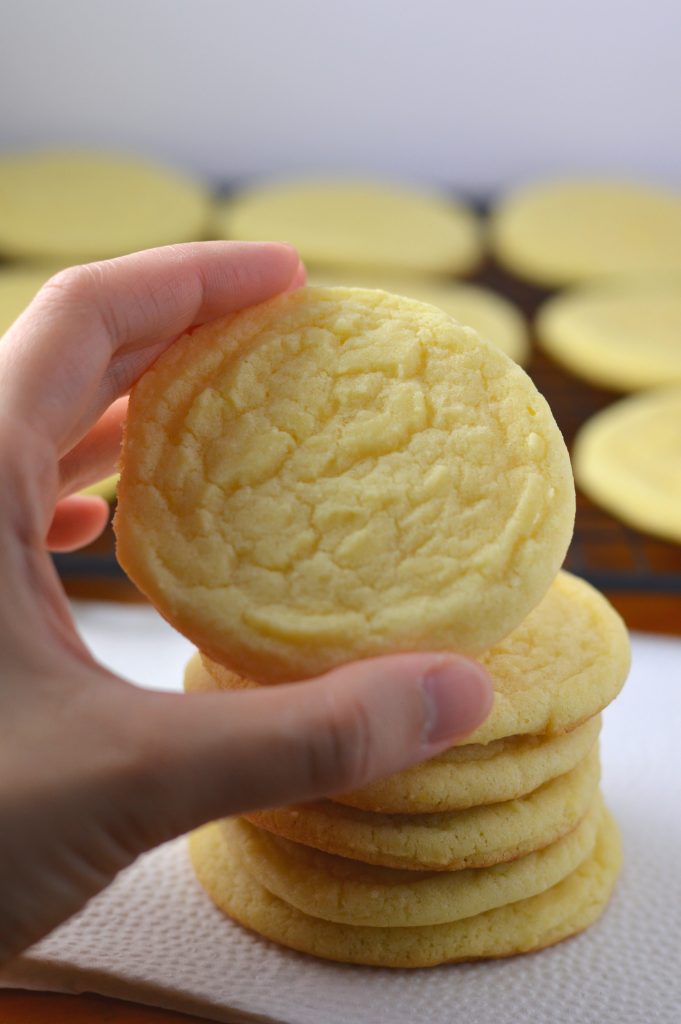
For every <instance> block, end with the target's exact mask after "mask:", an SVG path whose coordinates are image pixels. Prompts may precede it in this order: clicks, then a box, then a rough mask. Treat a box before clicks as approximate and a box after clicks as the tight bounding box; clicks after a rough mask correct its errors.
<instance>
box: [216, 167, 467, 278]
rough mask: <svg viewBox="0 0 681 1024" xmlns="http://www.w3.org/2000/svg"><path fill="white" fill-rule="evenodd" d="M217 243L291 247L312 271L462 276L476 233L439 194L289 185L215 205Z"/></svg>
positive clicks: (457, 206) (459, 207)
mask: <svg viewBox="0 0 681 1024" xmlns="http://www.w3.org/2000/svg"><path fill="white" fill-rule="evenodd" d="M214 234H216V235H218V236H219V237H222V238H239V239H245V240H249V241H250V240H254V241H259V240H260V241H266V240H271V239H279V240H281V241H286V242H292V243H293V244H294V245H295V246H296V247H297V249H298V251H299V253H300V255H301V256H302V258H303V259H304V260H305V261H306V262H309V263H310V265H311V266H320V267H328V266H332V267H339V268H340V267H366V268H369V269H374V270H380V271H390V270H401V271H411V272H415V273H421V274H428V273H436V274H437V273H445V274H446V273H452V274H457V273H467V272H468V271H469V270H472V269H473V268H474V267H475V266H476V265H477V264H478V263H479V262H480V259H481V257H482V229H481V226H480V222H479V220H478V218H477V217H476V215H475V214H474V213H473V211H472V210H470V209H469V208H468V207H466V206H464V205H463V204H462V203H459V202H457V201H456V200H455V199H453V198H452V197H449V196H445V195H444V194H442V193H437V192H429V191H427V190H424V189H418V188H410V187H408V186H404V185H394V184H391V183H388V182H377V181H351V180H347V181H287V182H276V183H273V184H269V185H261V186H259V187H257V188H251V189H248V190H247V191H244V192H240V193H237V194H235V195H233V196H230V197H229V198H228V199H226V200H224V201H223V202H222V203H220V204H219V205H218V206H217V207H216V211H215V220H214Z"/></svg>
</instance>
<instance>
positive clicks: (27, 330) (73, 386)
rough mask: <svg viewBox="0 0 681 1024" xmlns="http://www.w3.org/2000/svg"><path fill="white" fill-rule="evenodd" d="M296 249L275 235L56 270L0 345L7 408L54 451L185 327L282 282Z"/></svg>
mask: <svg viewBox="0 0 681 1024" xmlns="http://www.w3.org/2000/svg"><path fill="white" fill-rule="evenodd" d="M298 263H299V261H298V256H297V253H296V252H295V250H294V249H293V248H292V247H291V246H288V245H285V244H282V243H276V242H195V243H190V244H186V245H177V246H168V247H165V248H162V249H150V250H147V251H146V252H139V253H134V254H133V255H131V256H122V257H120V258H118V259H113V260H106V261H104V262H102V263H92V264H88V265H86V266H82V267H73V268H71V269H69V270H65V271H62V272H61V273H59V274H57V275H56V276H55V277H53V278H52V279H51V280H50V281H48V283H47V284H46V285H45V287H44V288H42V289H41V291H40V292H39V293H38V295H37V296H36V298H35V299H34V300H33V302H32V303H31V304H30V306H29V307H28V308H27V309H26V310H25V312H24V313H23V314H22V315H21V316H20V317H19V319H18V320H17V321H15V323H14V324H13V325H12V327H11V328H10V329H9V331H8V332H7V334H6V335H5V337H4V339H3V343H2V346H0V377H1V378H2V380H3V404H4V407H5V412H6V413H7V414H8V415H9V416H10V417H12V418H13V419H14V420H15V421H18V422H24V423H30V425H31V428H32V429H33V430H34V431H37V432H38V433H39V434H40V435H41V436H42V437H43V438H44V439H45V440H46V441H49V442H50V443H52V444H54V445H56V447H57V452H58V454H59V455H61V454H63V452H65V451H68V450H69V449H70V448H71V447H72V445H73V444H74V443H75V442H76V441H77V440H78V439H79V437H80V436H82V434H83V433H84V432H85V431H86V430H87V429H88V427H89V426H91V425H92V423H94V422H95V420H97V419H98V417H99V416H100V415H101V413H102V412H103V411H104V409H106V408H107V407H108V406H109V405H110V403H111V402H112V401H113V400H114V399H115V398H116V397H118V396H119V395H122V394H124V393H125V392H127V391H128V389H129V388H130V386H131V385H132V384H133V383H134V381H135V380H136V379H137V378H138V377H139V376H140V375H141V374H142V373H143V372H144V370H145V369H146V368H147V367H148V366H149V365H151V363H152V362H153V361H154V359H156V357H157V356H158V355H159V354H160V353H161V352H162V351H163V350H164V349H165V348H167V346H168V345H170V344H171V343H172V342H173V341H174V340H175V338H177V337H178V335H180V334H181V333H182V332H183V331H185V330H187V329H188V328H190V327H192V326H195V325H197V324H200V323H204V322H205V321H207V320H211V319H214V318H215V317H218V316H221V315H224V314H226V313H230V312H234V311H236V310H238V309H242V308H244V307H246V306H250V305H254V304H255V303H258V302H262V301H264V300H265V299H267V298H270V297H271V296H273V295H276V294H278V293H279V292H282V291H284V290H285V289H286V287H287V286H288V285H289V284H290V283H291V281H292V280H293V279H294V277H295V275H296V271H297V268H298Z"/></svg>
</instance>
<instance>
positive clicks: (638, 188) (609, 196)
mask: <svg viewBox="0 0 681 1024" xmlns="http://www.w3.org/2000/svg"><path fill="white" fill-rule="evenodd" d="M490 234H491V242H492V247H493V250H494V254H495V256H496V257H497V259H499V260H500V262H501V263H503V264H504V265H505V266H506V267H508V268H509V270H512V271H513V272H514V273H515V274H518V275H519V276H520V277H525V278H528V279H529V280H530V281H535V282H536V283H538V284H540V285H544V286H546V287H549V288H552V287H560V286H561V285H566V284H573V283H576V282H578V281H586V280H589V279H590V278H599V277H612V276H632V275H633V276H635V275H640V274H641V275H647V274H652V275H654V274H668V273H672V274H678V273H679V272H680V271H681V195H679V194H678V193H675V192H671V191H665V190H664V189H662V188H652V187H649V186H646V185H640V184H634V183H633V182H626V181H617V180H612V181H610V180H607V179H588V178H587V179H582V180H579V179H577V180H565V181H548V182H544V183H540V184H535V185H530V186H527V187H525V188H522V189H520V190H518V191H517V192H515V193H512V194H511V195H510V196H508V197H507V198H506V199H505V200H503V201H502V203H501V204H500V205H499V207H498V208H497V209H496V211H495V212H494V215H493V217H492V222H491V229H490Z"/></svg>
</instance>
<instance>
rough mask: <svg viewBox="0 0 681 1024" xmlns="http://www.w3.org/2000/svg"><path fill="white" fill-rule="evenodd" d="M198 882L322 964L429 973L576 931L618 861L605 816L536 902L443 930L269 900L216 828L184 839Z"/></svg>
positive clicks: (597, 904) (595, 910)
mask: <svg viewBox="0 0 681 1024" xmlns="http://www.w3.org/2000/svg"><path fill="white" fill-rule="evenodd" d="M190 854H191V858H192V861H193V865H194V870H195V871H196V874H197V876H198V879H199V881H200V883H201V884H202V885H203V887H204V889H205V890H206V891H207V893H208V895H209V896H210V898H211V899H212V900H213V902H214V903H215V904H216V905H217V906H218V907H219V908H220V909H221V910H222V911H224V912H225V913H226V914H229V916H230V917H232V918H234V919H235V920H237V921H239V922H240V923H241V924H242V925H245V926H246V927H247V928H250V929H251V930H252V931H254V932H257V933H258V934H259V935H262V936H264V937H266V938H268V939H271V940H272V941H274V942H278V943H281V944H282V945H285V946H288V947H290V948H291V949H296V950H299V951H300V952H301V953H309V954H311V955H313V956H318V957H322V958H324V959H327V960H340V961H342V962H345V963H354V964H366V965H372V966H376V967H430V966H435V965H436V964H440V963H450V962H454V961H459V960H478V959H481V958H486V957H502V956H512V955H514V954H516V953H527V952H530V951H531V950H536V949H542V948H543V947H545V946H550V945H552V944H553V943H555V942H560V941H561V940H562V939H565V938H567V937H568V936H570V935H575V934H577V933H578V932H580V931H583V930H584V929H585V928H587V927H588V926H589V925H590V924H592V923H593V922H594V921H596V920H597V919H598V918H599V917H600V915H601V914H602V912H603V910H604V909H605V907H606V905H607V903H608V900H609V899H610V895H611V893H612V889H613V886H614V883H615V879H616V878H617V875H618V873H619V870H620V866H621V862H622V851H621V843H620V838H619V832H618V830H617V826H616V825H615V823H614V821H613V820H612V818H611V817H610V816H609V815H607V814H606V815H605V816H604V818H603V823H602V826H601V828H600V831H599V834H598V838H597V841H596V845H595V847H594V850H593V852H592V854H591V855H590V856H588V857H587V858H586V859H585V860H584V861H583V862H582V863H581V864H580V865H579V867H578V868H577V869H576V870H575V871H573V872H572V873H571V874H570V875H568V876H567V878H565V879H563V881H562V882H559V883H558V884H557V885H555V886H552V887H551V888H550V889H547V890H546V891H545V892H542V893H540V894H539V895H537V896H532V897H530V898H529V899H526V900H519V901H518V902H516V903H511V904H510V905H509V906H505V907H499V908H497V909H495V910H489V911H487V912H486V913H485V914H479V915H477V916H475V917H469V918H466V919H465V920H463V921H454V922H451V923H447V924H439V925H425V926H421V927H418V926H416V927H412V928H380V927H379V928H376V927H366V926H357V925H347V924H335V923H332V922H330V921H322V920H320V919H319V918H315V917H310V916H309V915H307V914H303V913H301V911H299V910H296V909H295V908H294V907H292V906H290V905H289V904H288V903H285V902H284V901H283V900H281V899H279V898H278V897H277V896H274V895H272V894H271V893H269V892H268V891H267V889H265V888H264V887H263V886H262V885H261V884H260V883H259V882H258V881H257V880H256V879H255V878H254V877H253V876H252V875H251V873H250V871H249V867H248V863H247V862H246V861H245V860H243V859H242V857H241V855H240V851H239V849H238V848H237V847H236V846H232V845H231V844H229V843H227V842H226V841H225V838H224V832H223V830H222V827H221V825H220V823H213V824H211V825H206V826H204V828H203V829H201V830H199V832H196V833H194V834H193V835H192V837H191V839H190Z"/></svg>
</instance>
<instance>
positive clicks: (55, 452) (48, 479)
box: [0, 242, 492, 961]
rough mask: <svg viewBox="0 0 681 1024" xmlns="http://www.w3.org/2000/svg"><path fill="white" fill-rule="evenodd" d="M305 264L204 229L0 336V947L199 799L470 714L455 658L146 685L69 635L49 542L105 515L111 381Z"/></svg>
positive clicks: (363, 769)
mask: <svg viewBox="0 0 681 1024" xmlns="http://www.w3.org/2000/svg"><path fill="white" fill-rule="evenodd" d="M303 280H304V271H303V270H302V267H301V266H300V264H299V262H298V257H297V255H296V253H295V252H294V250H293V249H291V248H290V247H288V246H283V245H277V244H259V243H258V244H241V243H235V242H206V243H198V244H193V245H183V246H177V247H169V248H166V249H157V250H152V251H149V252H145V253H138V254H135V255H133V256H127V257H123V258H121V259H116V260H111V261H107V262H104V263H97V264H92V265H90V266H87V267H78V268H73V269H71V270H67V271H64V272H62V273H61V274H58V275H57V276H56V277H54V278H52V280H51V281H49V282H48V284H47V285H46V286H45V287H44V288H43V290H42V291H41V292H40V293H39V295H38V296H37V298H36V299H35V300H34V302H33V303H32V304H31V306H30V307H29V308H28V310H27V311H26V312H25V313H24V314H23V315H22V316H21V317H20V318H19V319H18V320H17V321H16V323H15V324H14V325H13V326H12V327H11V328H10V330H9V331H8V332H7V334H6V335H5V337H4V338H3V339H2V342H1V343H0V379H1V380H2V391H3V399H2V409H1V410H0V466H1V468H2V480H3V486H2V489H1V490H0V546H1V550H2V553H3V563H2V564H3V584H4V585H3V588H2V594H1V595H0V652H1V653H0V666H1V668H2V672H1V675H0V729H1V730H2V741H1V745H0V908H1V913H0V961H1V960H3V959H7V958H8V957H10V956H12V955H13V954H15V953H17V952H19V951H20V950H21V949H24V948H26V947H27V946H29V945H30V944H31V943H33V942H35V941H36V940H37V939H39V938H40V937H41V936H42V935H44V934H45V933H46V932H48V931H49V930H50V929H51V928H53V927H54V926H55V925H56V924H58V923H59V922H60V921H62V920H64V919H65V918H67V917H68V916H70V915H71V914H73V913H74V912H75V911H77V910H78V909H79V908H80V907H81V906H82V905H83V904H84V903H85V902H86V901H87V900H88V899H89V897H91V896H92V895H94V893H96V892H97V891H98V890H100V889H101V888H103V887H104V886H105V885H106V884H107V883H108V882H109V881H111V879H112V878H113V877H114V875H115V874H116V873H117V872H118V871H119V870H121V868H123V867H125V866H127V865H128V864H130V863H131V862H132V861H133V860H134V859H135V857H137V856H138V855H139V854H140V853H142V852H143V851H145V850H147V849H150V848H151V847H152V846H154V845H156V844H158V843H161V842H163V841H165V840H167V839H170V838H171V837H174V836H177V835H180V834H181V833H183V832H186V831H187V830H189V829H191V828H194V827H196V826H198V825H200V824H202V823H204V822H205V821H208V820H210V819H212V818H217V817H223V816H227V815H230V814H236V813H239V812H241V811H245V810H247V809H255V808H258V807H265V806H272V805H275V804H278V803H286V802H292V801H297V800H304V799H312V798H315V797H318V796H321V795H323V794H328V793H333V792H340V791H342V790H350V789H356V788H358V787H359V786H362V785H363V784H365V783H367V782H368V781H370V780H371V779H373V778H376V777H378V776H381V775H387V774H390V773H392V772H395V771H398V770H400V769H402V768H405V767H407V766H408V765H410V764H413V763H414V762H415V761H418V760H420V759H423V758H425V757H429V756H432V755H434V754H436V753H438V752H439V751H440V750H442V749H444V748H445V747H446V746H448V745H449V744H451V743H452V742H453V741H454V740H455V739H458V738H460V737H462V736H464V735H466V734H467V733H468V732H470V731H471V730H472V729H474V728H475V727H476V726H477V725H478V724H479V723H480V722H481V721H483V720H484V718H485V717H486V715H487V714H488V712H489V710H490V708H491V702H492V691H491V683H490V681H489V679H488V677H487V676H486V674H485V673H484V671H483V669H482V668H480V667H479V666H477V665H475V664H474V663H473V662H470V661H468V660H467V659H465V658H463V657H459V656H456V655H445V654H406V655H399V656H391V657H384V658H375V659H373V660H369V661H365V662H361V663H355V664H349V665H346V666H344V667H342V668H339V669H337V670H335V671H333V672H330V673H328V675H326V676H325V677H323V678H322V679H318V680H312V681H308V682H305V683H297V684H291V685H285V686H276V687H272V688H261V689H258V690H243V691H236V692H233V693H215V694H195V695H179V694H164V693H154V692H149V691H145V690H141V689H139V688H137V687H134V686H132V685H131V684H129V683H127V682H125V681H124V680H123V679H120V678H118V677H116V676H115V675H113V674H112V673H110V672H109V671H107V670H106V669H105V668H104V667H103V666H101V665H99V664H97V662H96V661H95V660H94V659H93V657H92V656H91V654H90V653H89V652H88V650H87V648H86V647H85V646H84V644H83V642H82V640H81V639H80V637H79V636H78V634H77V632H76V630H75V627H74V624H73V621H72V618H71V615H70V612H69V606H68V602H67V600H66V597H65V595H64V592H63V590H62V589H61V586H60V584H59V580H58V578H57V576H56V573H55V571H54V568H53V565H52V562H51V559H50V557H49V554H48V548H50V547H52V548H53V549H67V548H73V547H77V546H80V545H82V544H84V543H87V542H89V541H90V540H92V539H93V538H94V537H95V536H97V534H98V533H99V532H101V530H102V529H103V528H104V525H105V523H106V519H107V508H106V505H105V503H104V502H103V501H102V500H101V499H98V498H85V497H79V496H75V495H74V493H73V492H74V491H77V490H78V489H80V488H82V487H83V486H85V485H87V484H88V483H91V482H93V481H95V480H97V479H100V478H101V477H103V476H105V475H107V474H108V473H110V472H111V471H112V469H113V466H114V464H115V461H116V458H117V454H118V449H119V445H120V436H121V424H122V419H123V417H124V414H125V399H124V398H122V397H121V396H123V395H125V393H126V392H127V391H128V390H129V388H130V386H131V385H132V384H133V382H134V381H135V380H136V379H137V378H138V377H139V376H140V375H141V374H142V373H143V372H144V370H145V369H146V368H147V367H148V366H149V365H150V364H151V363H152V362H153V360H154V359H155V358H156V357H157V356H158V355H159V354H160V353H161V352H162V351H163V350H164V349H165V348H167V347H168V345H170V344H172V342H173V340H174V339H176V338H177V337H178V336H179V335H180V334H181V333H183V332H184V331H186V330H187V329H188V328H190V327H191V326H192V325H196V324H199V323H202V322H204V321H207V320H210V319H213V318H214V317H217V316H219V315H222V314H225V313H227V312H229V311H231V310H236V309H239V308H242V307H245V306H248V305H251V304H254V303H257V302H260V301H262V300H264V299H266V298H268V297H269V296H271V295H274V294H276V293H278V292H280V291H283V290H285V289H287V288H290V287H297V286H298V284H300V283H302V281H303Z"/></svg>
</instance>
